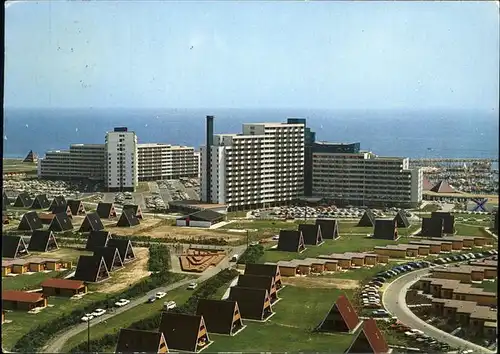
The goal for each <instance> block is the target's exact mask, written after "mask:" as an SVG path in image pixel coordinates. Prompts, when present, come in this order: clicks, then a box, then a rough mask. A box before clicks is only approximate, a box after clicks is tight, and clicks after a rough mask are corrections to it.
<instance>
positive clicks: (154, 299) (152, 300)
mask: <svg viewBox="0 0 500 354" xmlns="http://www.w3.org/2000/svg"><path fill="white" fill-rule="evenodd" d="M155 301H156V296H151V297H150V298H149V299H148V301H147V302H148V304H151V303H153V302H155Z"/></svg>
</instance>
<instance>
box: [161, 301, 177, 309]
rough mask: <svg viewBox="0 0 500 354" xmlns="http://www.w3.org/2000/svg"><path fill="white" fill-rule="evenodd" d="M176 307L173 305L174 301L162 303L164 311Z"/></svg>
mask: <svg viewBox="0 0 500 354" xmlns="http://www.w3.org/2000/svg"><path fill="white" fill-rule="evenodd" d="M176 307H177V304H176V303H175V301H167V302H165V303H163V308H164V309H165V310H172V309H174V308H176Z"/></svg>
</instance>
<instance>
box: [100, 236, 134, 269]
mask: <svg viewBox="0 0 500 354" xmlns="http://www.w3.org/2000/svg"><path fill="white" fill-rule="evenodd" d="M106 247H116V248H118V253H120V258H121V259H122V262H123V263H125V262H127V261H128V260H131V259H135V253H134V248H133V247H132V242H130V240H127V239H118V238H110V239H109V240H108V244H107V245H106Z"/></svg>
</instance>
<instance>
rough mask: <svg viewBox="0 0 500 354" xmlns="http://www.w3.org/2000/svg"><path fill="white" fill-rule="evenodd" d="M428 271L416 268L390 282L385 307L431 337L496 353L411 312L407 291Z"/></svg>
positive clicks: (471, 348)
mask: <svg viewBox="0 0 500 354" xmlns="http://www.w3.org/2000/svg"><path fill="white" fill-rule="evenodd" d="M428 272H429V270H428V269H420V270H416V271H413V272H410V273H408V274H405V275H403V276H401V277H399V278H397V279H396V280H394V281H393V282H392V283H390V284H389V285H388V286H387V288H386V289H385V291H384V293H383V297H382V304H383V305H384V307H385V309H386V310H387V311H388V312H389V313H391V314H392V315H393V316H396V317H397V318H398V320H399V321H401V322H402V323H404V324H405V325H406V326H409V327H411V328H413V329H418V330H421V331H422V332H424V333H425V334H426V335H428V336H429V337H432V338H434V339H436V340H439V341H441V342H443V343H447V344H449V345H450V346H452V347H455V348H463V349H470V350H473V352H474V353H488V354H489V353H496V352H494V351H490V350H488V349H486V348H483V347H481V346H479V345H477V344H474V343H471V342H469V341H466V340H464V339H462V338H458V337H455V336H452V335H451V334H449V333H447V332H444V331H442V330H440V329H439V328H436V327H434V326H431V325H430V324H428V323H426V322H425V321H423V320H421V319H420V318H418V316H416V315H415V314H414V313H413V312H411V310H410V309H409V308H408V305H407V304H406V292H407V291H408V289H409V288H410V286H412V285H413V284H414V283H416V282H417V281H418V279H420V278H421V277H423V276H424V275H425V274H427V273H428Z"/></svg>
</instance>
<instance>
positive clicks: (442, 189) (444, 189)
mask: <svg viewBox="0 0 500 354" xmlns="http://www.w3.org/2000/svg"><path fill="white" fill-rule="evenodd" d="M431 192H435V193H458V192H457V191H456V190H455V189H453V188H452V187H451V186H450V185H449V184H448V182H446V181H439V182H438V183H437V184H436V185H435V186H434V187H432V188H431Z"/></svg>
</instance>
